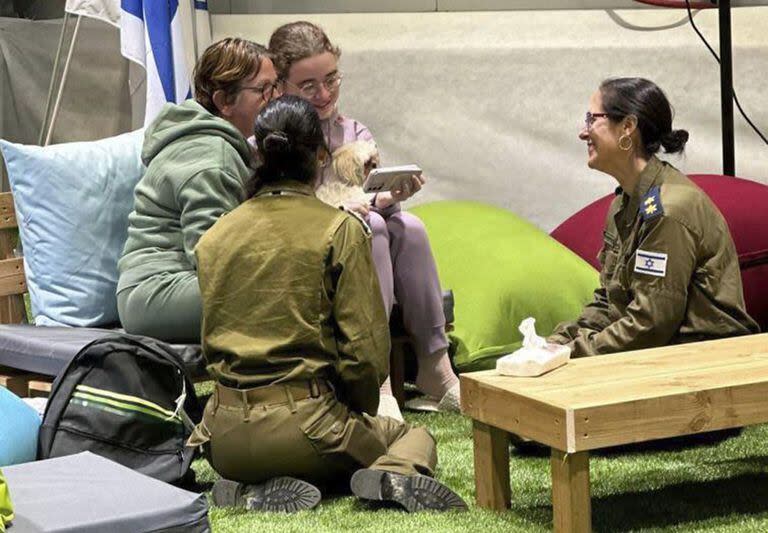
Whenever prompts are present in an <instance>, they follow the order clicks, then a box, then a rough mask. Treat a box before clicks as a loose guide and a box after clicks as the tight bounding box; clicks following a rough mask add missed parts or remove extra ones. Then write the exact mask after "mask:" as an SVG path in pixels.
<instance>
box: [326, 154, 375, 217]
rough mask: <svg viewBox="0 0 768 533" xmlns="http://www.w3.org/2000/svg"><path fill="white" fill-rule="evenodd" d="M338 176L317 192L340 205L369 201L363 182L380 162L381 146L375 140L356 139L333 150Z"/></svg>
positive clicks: (336, 174) (335, 171)
mask: <svg viewBox="0 0 768 533" xmlns="http://www.w3.org/2000/svg"><path fill="white" fill-rule="evenodd" d="M332 166H333V173H334V174H335V177H336V179H334V180H331V181H329V182H327V183H323V184H322V185H320V187H318V189H317V190H316V191H315V195H316V196H317V197H318V198H319V199H320V200H322V201H323V202H325V203H326V204H329V205H332V206H334V207H338V206H340V205H342V204H343V203H344V202H363V203H364V202H367V201H368V194H367V193H364V192H363V182H364V181H365V176H366V174H367V173H368V171H369V170H371V169H373V168H376V167H378V166H379V150H378V148H376V143H375V142H373V141H354V142H351V143H347V144H345V145H344V146H342V147H340V148H338V149H337V150H336V151H335V152H333V159H332Z"/></svg>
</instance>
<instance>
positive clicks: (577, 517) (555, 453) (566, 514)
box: [550, 448, 592, 533]
mask: <svg viewBox="0 0 768 533" xmlns="http://www.w3.org/2000/svg"><path fill="white" fill-rule="evenodd" d="M550 462H551V465H552V510H553V514H554V529H555V531H557V532H568V533H584V532H589V531H591V530H592V505H591V501H590V497H589V452H578V453H565V452H561V451H560V450H555V449H554V448H552V459H551V461H550Z"/></svg>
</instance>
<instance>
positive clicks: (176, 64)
mask: <svg viewBox="0 0 768 533" xmlns="http://www.w3.org/2000/svg"><path fill="white" fill-rule="evenodd" d="M206 7H207V6H206ZM120 9H121V11H122V13H121V17H120V51H121V53H122V54H123V55H124V56H125V57H127V58H128V59H130V60H131V61H133V62H135V63H138V64H139V65H141V66H142V67H144V69H145V70H146V71H147V84H146V85H147V105H146V108H145V112H144V125H145V126H146V125H147V124H149V123H150V122H152V121H153V120H154V118H155V117H156V116H157V114H158V113H159V112H160V109H161V108H162V107H163V104H165V103H166V102H176V103H179V102H183V101H184V100H186V99H187V98H189V97H190V96H191V92H190V83H189V74H188V72H187V66H186V62H185V55H184V46H183V38H182V33H181V18H180V15H179V2H178V0H121V2H120Z"/></svg>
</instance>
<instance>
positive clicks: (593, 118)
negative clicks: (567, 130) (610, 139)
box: [584, 111, 610, 131]
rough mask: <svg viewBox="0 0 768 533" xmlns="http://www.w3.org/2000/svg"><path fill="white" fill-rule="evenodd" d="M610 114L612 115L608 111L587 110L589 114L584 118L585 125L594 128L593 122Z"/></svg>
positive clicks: (587, 127)
mask: <svg viewBox="0 0 768 533" xmlns="http://www.w3.org/2000/svg"><path fill="white" fill-rule="evenodd" d="M608 116H610V115H609V114H608V113H590V112H589V111H587V116H586V118H585V119H584V127H585V128H586V129H587V131H589V130H591V129H592V124H594V123H595V121H596V120H597V119H598V118H600V117H608Z"/></svg>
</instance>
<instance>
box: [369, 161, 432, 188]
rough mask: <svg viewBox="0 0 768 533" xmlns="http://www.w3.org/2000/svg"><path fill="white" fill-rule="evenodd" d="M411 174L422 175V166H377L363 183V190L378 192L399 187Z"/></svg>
mask: <svg viewBox="0 0 768 533" xmlns="http://www.w3.org/2000/svg"><path fill="white" fill-rule="evenodd" d="M411 176H421V168H419V167H418V166H417V165H401V166H398V167H382V168H375V169H373V170H371V172H370V173H369V174H368V178H366V180H365V182H364V183H363V191H365V192H374V193H376V192H383V191H392V190H395V189H399V188H400V187H401V184H402V183H403V182H404V181H407V180H409V179H411Z"/></svg>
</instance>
